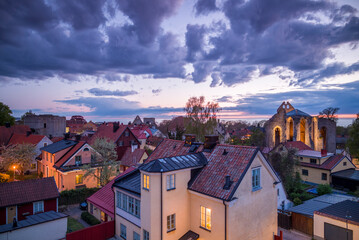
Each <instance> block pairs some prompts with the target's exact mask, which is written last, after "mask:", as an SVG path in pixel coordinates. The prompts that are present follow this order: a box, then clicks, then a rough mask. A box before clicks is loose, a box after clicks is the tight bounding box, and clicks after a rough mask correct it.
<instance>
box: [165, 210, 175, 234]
mask: <svg viewBox="0 0 359 240" xmlns="http://www.w3.org/2000/svg"><path fill="white" fill-rule="evenodd" d="M174 230H176V214H175V213H174V214H171V215H169V216H167V232H171V231H174Z"/></svg>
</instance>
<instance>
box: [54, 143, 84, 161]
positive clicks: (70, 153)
mask: <svg viewBox="0 0 359 240" xmlns="http://www.w3.org/2000/svg"><path fill="white" fill-rule="evenodd" d="M85 144H86V142H85V141H80V142H78V143H77V144H75V145H73V146H72V147H71V148H70V149H69V150H68V151H67V152H66V153H65V154H64V155H63V156H62V157H61V158H60V159H59V160H57V162H56V163H55V164H54V166H55V167H56V168H61V166H62V165H63V164H64V163H65V162H66V161H67V160H69V159H70V158H71V157H72V156H73V155H74V154H75V153H76V152H77V151H78V150H79V149H80V148H81V147H82V146H83V145H85Z"/></svg>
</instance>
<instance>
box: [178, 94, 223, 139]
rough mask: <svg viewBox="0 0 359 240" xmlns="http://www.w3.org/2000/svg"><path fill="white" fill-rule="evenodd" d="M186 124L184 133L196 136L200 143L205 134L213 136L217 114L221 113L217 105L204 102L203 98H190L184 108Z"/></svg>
mask: <svg viewBox="0 0 359 240" xmlns="http://www.w3.org/2000/svg"><path fill="white" fill-rule="evenodd" d="M184 111H185V112H186V117H187V118H188V120H189V121H188V124H187V126H186V133H191V134H196V136H197V138H198V139H199V140H200V141H203V140H204V136H205V135H207V134H214V133H215V132H214V130H215V127H216V126H217V113H219V112H220V111H221V108H220V107H219V105H218V103H215V102H206V101H205V97H204V96H200V97H191V98H189V99H188V101H187V103H186V106H185V108H184Z"/></svg>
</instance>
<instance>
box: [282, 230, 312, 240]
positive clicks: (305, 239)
mask: <svg viewBox="0 0 359 240" xmlns="http://www.w3.org/2000/svg"><path fill="white" fill-rule="evenodd" d="M279 231H282V232H283V240H311V239H312V237H311V236H309V235H306V234H304V233H300V232H297V231H294V230H286V229H284V228H278V232H279ZM278 234H279V233H278Z"/></svg>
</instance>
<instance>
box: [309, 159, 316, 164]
mask: <svg viewBox="0 0 359 240" xmlns="http://www.w3.org/2000/svg"><path fill="white" fill-rule="evenodd" d="M309 161H310V163H311V164H317V159H315V158H310V160H309Z"/></svg>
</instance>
